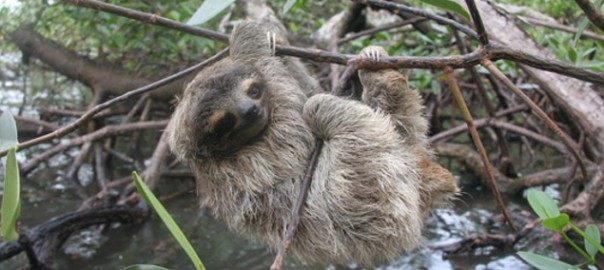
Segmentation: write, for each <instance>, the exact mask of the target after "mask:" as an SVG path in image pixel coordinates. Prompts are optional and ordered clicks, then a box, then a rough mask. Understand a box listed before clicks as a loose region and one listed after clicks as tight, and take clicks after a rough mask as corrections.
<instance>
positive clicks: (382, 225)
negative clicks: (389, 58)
mask: <svg viewBox="0 0 604 270" xmlns="http://www.w3.org/2000/svg"><path fill="white" fill-rule="evenodd" d="M279 31H281V30H280V29H278V28H277V27H275V26H273V25H270V24H263V23H257V22H251V21H244V22H241V23H240V24H238V25H237V26H236V27H235V29H234V30H233V33H232V35H231V38H230V52H229V57H228V58H225V59H223V60H221V61H220V62H218V63H216V64H214V65H212V66H210V67H207V68H206V69H204V70H202V71H201V72H200V73H199V74H198V75H197V76H196V77H195V79H193V80H192V81H191V82H190V83H189V84H188V86H187V87H186V89H185V92H184V94H183V97H182V98H181V100H180V102H179V105H178V106H177V108H176V109H175V112H174V116H173V121H174V128H173V130H172V132H171V134H170V137H169V144H170V146H171V149H172V151H173V152H174V154H175V155H176V156H177V158H179V159H180V160H182V161H185V162H187V163H188V164H189V165H190V166H191V168H192V170H193V171H194V173H195V175H196V179H197V191H198V194H199V197H200V201H201V205H202V206H205V207H208V208H209V209H211V211H212V213H213V214H214V216H215V217H216V218H218V219H221V220H223V221H224V222H225V223H226V224H227V225H228V227H229V228H230V229H231V230H233V231H236V232H239V233H243V234H245V235H251V236H253V237H254V238H255V239H257V240H260V241H261V242H264V243H265V244H266V245H268V247H270V248H272V249H276V248H277V247H278V246H279V244H280V242H281V240H282V239H283V236H284V233H285V230H286V227H287V225H288V223H289V221H290V218H291V215H292V209H293V206H294V203H295V201H296V198H297V196H298V192H299V191H300V188H301V182H302V180H303V178H304V174H305V172H306V170H307V168H308V166H309V159H310V156H311V154H312V151H313V149H314V148H315V141H316V139H317V138H318V139H321V140H323V142H324V146H323V148H322V150H321V152H320V154H319V159H318V162H317V166H316V170H315V171H314V174H313V176H312V177H313V181H312V184H311V187H310V190H309V193H308V197H307V199H306V205H305V208H304V210H303V212H302V214H301V218H300V222H299V225H298V228H297V231H296V234H295V236H294V239H293V241H292V243H291V246H290V250H291V252H292V253H293V254H294V255H295V256H296V257H297V259H299V260H301V261H303V262H315V263H324V264H347V263H351V262H356V263H358V264H360V265H365V266H371V265H374V264H376V263H379V262H383V261H388V260H392V259H394V258H396V257H398V256H400V255H401V254H402V253H404V252H406V251H409V250H412V249H414V248H415V247H417V246H418V245H419V244H420V243H421V231H422V228H423V220H424V218H425V217H426V216H427V215H428V214H429V213H430V212H431V211H432V210H433V209H434V208H435V207H437V206H440V205H442V204H444V203H446V202H447V200H448V198H449V197H450V196H451V195H453V194H455V193H456V192H457V191H458V188H457V186H456V184H455V181H454V179H453V176H452V175H451V173H450V172H449V171H447V170H446V169H444V168H442V167H440V166H438V165H437V164H436V163H434V162H432V161H431V159H432V154H431V151H430V149H429V147H428V143H427V137H426V133H427V131H428V122H427V120H426V118H425V116H424V115H423V112H422V110H423V106H422V100H421V97H420V95H419V94H418V93H417V92H416V91H413V90H410V89H409V88H408V85H407V78H406V77H405V76H404V75H402V74H401V73H399V72H397V71H395V70H375V71H372V70H362V71H360V72H359V76H360V80H361V83H362V85H363V88H364V89H363V95H362V102H360V101H354V100H348V99H345V98H342V97H337V96H333V95H329V94H314V95H312V96H310V97H309V96H308V95H311V92H312V91H309V90H308V89H304V88H307V87H309V86H308V83H307V82H305V80H301V79H298V78H300V77H301V76H300V74H297V76H294V74H293V73H295V72H299V71H296V70H292V69H291V68H288V67H290V66H291V65H288V64H287V61H289V60H287V59H285V58H280V57H276V56H274V44H272V42H271V41H269V40H270V39H271V38H270V37H271V34H270V33H269V34H268V37H269V38H268V39H267V33H268V32H272V33H276V38H277V39H278V40H279V41H280V42H283V39H284V38H283V36H284V35H283V34H282V33H281V32H279ZM273 41H274V38H273ZM271 46H272V47H271ZM386 55H387V54H386V52H385V51H384V50H383V49H382V48H379V47H370V48H366V49H364V50H363V52H362V53H361V55H360V56H359V57H372V58H378V57H380V56H386ZM306 81H307V80H306Z"/></svg>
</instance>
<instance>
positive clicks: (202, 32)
mask: <svg viewBox="0 0 604 270" xmlns="http://www.w3.org/2000/svg"><path fill="white" fill-rule="evenodd" d="M64 2H71V3H72V4H74V5H76V6H83V7H91V8H94V9H98V10H102V11H105V12H109V13H114V14H120V15H122V16H124V17H127V18H131V19H135V20H137V21H142V22H145V23H148V24H155V25H159V26H163V27H167V28H174V27H178V28H179V30H180V31H183V32H185V33H189V34H193V35H196V36H201V37H206V38H209V39H213V40H220V41H228V40H229V37H228V36H227V35H225V34H223V33H218V32H215V31H212V30H207V29H202V28H198V27H195V26H191V25H186V24H182V23H178V22H175V21H173V20H170V19H167V18H164V17H161V16H157V15H156V14H151V13H145V12H141V11H138V10H134V9H129V8H124V7H120V6H117V5H112V4H108V3H104V2H101V1H95V0H64Z"/></svg>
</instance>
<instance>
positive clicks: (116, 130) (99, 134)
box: [21, 120, 168, 174]
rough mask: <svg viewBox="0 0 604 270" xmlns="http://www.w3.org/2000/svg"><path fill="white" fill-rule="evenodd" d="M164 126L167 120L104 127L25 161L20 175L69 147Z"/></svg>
mask: <svg viewBox="0 0 604 270" xmlns="http://www.w3.org/2000/svg"><path fill="white" fill-rule="evenodd" d="M166 124H168V121H167V120H163V121H149V122H138V123H132V124H123V125H117V126H105V127H103V128H101V129H99V130H97V131H95V132H92V133H89V134H86V135H84V136H82V137H77V138H74V139H73V140H70V141H69V142H66V143H62V144H59V145H57V146H54V147H53V148H50V149H49V150H47V151H46V152H44V153H42V154H39V155H36V156H35V157H34V158H32V159H29V160H28V161H27V163H25V164H23V165H22V166H21V171H22V173H24V174H25V173H27V172H29V171H31V170H32V169H33V168H34V167H35V166H36V165H37V164H38V163H40V162H41V161H44V160H48V158H50V157H52V156H54V155H56V154H58V153H60V152H63V151H65V150H67V149H69V148H70V147H73V146H76V145H80V144H83V143H86V142H92V141H95V140H98V139H100V138H103V137H106V136H110V135H116V134H123V133H127V132H131V131H135V130H141V129H157V128H162V127H164V126H165V125H166Z"/></svg>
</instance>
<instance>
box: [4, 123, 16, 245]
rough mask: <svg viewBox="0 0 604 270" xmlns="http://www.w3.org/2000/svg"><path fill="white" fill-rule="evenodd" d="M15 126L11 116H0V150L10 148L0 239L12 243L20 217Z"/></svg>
mask: <svg viewBox="0 0 604 270" xmlns="http://www.w3.org/2000/svg"><path fill="white" fill-rule="evenodd" d="M17 144H18V141H17V126H16V125H15V119H13V116H12V115H11V114H10V113H9V112H7V111H5V112H3V113H2V116H0V149H6V148H10V150H9V151H8V154H7V156H6V164H5V167H4V192H3V195H2V219H1V226H2V238H3V239H4V241H5V242H10V241H14V240H16V239H17V237H18V236H19V233H18V232H17V222H18V221H19V216H20V215H21V198H20V191H19V190H20V187H19V186H20V179H19V164H18V163H17V158H16V151H17V146H16V145H17Z"/></svg>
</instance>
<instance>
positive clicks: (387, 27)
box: [338, 17, 428, 45]
mask: <svg viewBox="0 0 604 270" xmlns="http://www.w3.org/2000/svg"><path fill="white" fill-rule="evenodd" d="M426 20H428V19H426V18H422V17H416V18H411V19H408V20H402V21H400V22H394V23H389V24H386V25H383V26H380V27H375V28H371V29H367V30H365V31H361V32H358V33H354V34H352V35H349V36H347V37H344V38H341V39H340V40H338V45H342V44H343V43H346V42H348V41H351V40H355V39H357V38H360V37H364V36H370V35H373V34H375V33H379V32H382V31H388V30H391V29H394V28H399V27H403V26H405V25H409V24H414V23H419V22H423V21H426Z"/></svg>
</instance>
